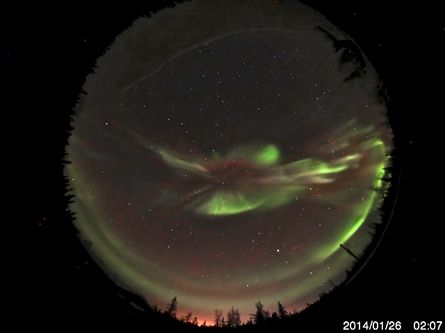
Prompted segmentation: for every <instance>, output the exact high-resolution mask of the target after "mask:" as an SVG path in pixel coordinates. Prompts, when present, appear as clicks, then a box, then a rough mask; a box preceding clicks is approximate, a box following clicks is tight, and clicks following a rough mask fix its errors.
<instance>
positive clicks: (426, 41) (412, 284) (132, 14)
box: [1, 1, 444, 331]
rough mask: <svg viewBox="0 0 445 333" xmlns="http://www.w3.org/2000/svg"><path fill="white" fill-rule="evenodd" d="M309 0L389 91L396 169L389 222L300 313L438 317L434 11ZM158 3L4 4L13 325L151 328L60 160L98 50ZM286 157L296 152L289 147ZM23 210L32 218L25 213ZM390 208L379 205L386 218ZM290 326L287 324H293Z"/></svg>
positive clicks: (328, 319)
mask: <svg viewBox="0 0 445 333" xmlns="http://www.w3.org/2000/svg"><path fill="white" fill-rule="evenodd" d="M310 4H311V5H313V6H314V7H315V8H317V9H319V10H320V11H321V12H322V13H323V14H324V15H326V16H327V17H328V18H329V19H330V20H332V22H333V23H334V24H335V25H337V26H338V27H340V28H341V29H342V30H343V31H345V32H347V33H348V34H349V35H350V36H351V37H352V38H353V39H354V40H355V41H356V42H357V44H358V45H360V47H361V49H362V50H363V51H364V54H366V55H367V56H368V57H369V59H370V60H371V61H372V63H373V64H374V66H375V67H376V69H377V72H378V73H379V74H380V75H381V77H382V78H383V80H384V83H385V88H386V89H387V91H388V95H389V96H390V98H391V101H390V103H389V105H388V110H389V118H390V122H391V126H392V128H393V132H394V143H395V148H396V150H395V152H394V156H395V157H394V164H395V166H396V167H397V168H399V169H397V170H399V171H398V172H397V173H396V174H397V175H402V177H401V182H400V191H399V194H398V199H397V203H396V206H395V209H394V211H393V215H392V222H391V224H390V226H389V227H388V229H387V232H386V234H385V236H384V237H383V239H382V242H381V243H380V246H379V247H378V248H377V251H376V252H375V254H374V256H373V257H372V259H371V260H370V261H369V262H368V264H367V265H366V267H365V268H364V269H363V270H362V271H361V273H360V274H359V275H358V276H357V277H356V278H355V279H354V280H353V281H352V282H351V283H350V284H349V285H348V286H347V287H346V288H344V289H342V291H340V292H339V294H338V295H334V296H333V297H332V298H331V299H329V300H324V301H323V302H321V306H320V307H313V308H312V310H311V311H308V312H306V313H307V317H305V318H306V319H307V320H310V321H309V323H310V325H311V326H310V327H314V326H316V327H322V328H329V329H330V331H340V330H341V329H340V328H341V322H342V321H343V320H350V319H359V318H361V319H373V318H379V319H396V318H399V319H402V320H403V322H404V323H406V325H407V326H410V325H411V323H412V321H413V320H417V319H438V317H439V314H440V313H439V307H437V305H436V303H433V301H434V302H435V301H436V300H439V302H440V300H441V296H440V295H441V294H442V293H443V288H442V287H441V281H442V274H441V273H440V272H439V266H440V265H439V263H440V262H441V258H442V257H443V255H442V251H441V250H440V239H439V238H440V235H441V233H440V225H439V223H437V222H438V221H439V219H438V216H437V213H438V211H439V210H438V209H436V208H435V207H437V206H438V205H439V204H440V203H439V202H438V200H437V197H435V196H434V195H432V193H433V186H434V185H435V184H436V182H435V181H432V179H431V177H432V176H431V161H428V160H426V159H425V152H426V151H427V150H426V148H427V147H431V144H433V143H437V142H438V133H440V131H439V128H438V126H439V124H440V123H441V122H440V121H438V119H437V117H438V113H437V112H436V110H438V109H440V103H441V102H440V98H438V96H440V95H437V94H433V93H432V90H433V89H434V86H435V85H434V82H435V81H434V80H433V75H432V74H433V73H438V70H439V69H440V66H438V65H439V64H440V62H439V59H440V54H441V53H440V48H439V47H438V44H439V43H438V41H440V40H441V39H443V31H444V30H443V28H444V27H443V26H441V25H440V20H438V17H437V15H438V14H439V13H440V11H438V10H435V9H434V8H430V7H427V6H423V5H422V6H414V4H403V6H401V5H399V4H387V3H383V2H375V1H364V2H361V3H360V4H357V3H355V2H352V1H342V2H341V3H336V4H334V3H331V2H324V1H313V2H310ZM170 5H171V4H170ZM158 6H159V7H161V4H160V3H151V4H150V5H148V4H145V5H141V6H135V7H115V6H110V7H108V8H99V7H97V8H94V7H92V6H90V7H82V6H79V5H76V6H69V5H66V6H65V5H64V8H57V7H51V8H49V7H46V8H44V7H39V6H37V5H35V6H34V7H32V8H31V7H30V8H28V9H27V10H26V11H25V10H24V8H17V7H15V8H14V7H13V6H12V5H11V6H9V7H8V6H7V7H8V8H7V10H6V9H5V11H2V14H3V15H5V17H4V20H2V22H1V25H2V38H3V37H4V38H3V43H2V45H1V59H2V62H3V63H4V64H6V67H5V71H4V76H3V79H4V80H5V82H8V89H7V94H6V95H5V98H6V99H5V102H6V103H5V105H10V107H11V110H13V111H14V112H12V113H11V114H10V115H7V114H5V117H6V119H7V120H9V119H10V117H11V116H12V117H13V118H14V117H15V115H18V116H19V119H16V120H14V121H17V122H16V123H17V124H21V126H24V130H23V133H26V134H24V135H25V138H28V137H29V138H30V139H29V140H26V141H25V140H23V143H22V142H21V141H22V140H19V142H17V144H18V146H17V145H16V144H14V145H13V147H18V148H19V149H18V150H17V149H15V148H14V149H12V150H13V151H14V154H12V155H11V156H15V155H17V156H20V155H22V156H23V155H24V154H26V161H27V162H26V164H23V165H24V166H27V167H28V168H27V171H26V172H24V173H22V176H21V177H20V178H21V179H24V180H26V182H27V184H28V186H27V188H28V189H27V191H26V193H24V192H23V188H25V187H20V189H19V191H20V193H19V195H18V197H19V198H24V197H27V198H29V200H31V202H29V204H27V209H26V210H25V209H23V210H20V211H19V218H18V219H17V221H18V222H17V223H15V224H14V225H17V226H18V227H19V232H20V234H22V235H23V239H22V243H23V244H24V246H23V247H17V246H16V245H15V246H14V248H15V249H17V252H15V253H13V255H12V258H13V261H14V265H13V267H17V273H18V274H16V275H15V278H14V281H13V284H12V285H13V286H14V288H10V289H11V290H12V291H13V292H14V298H13V300H12V301H11V303H10V307H9V310H12V312H13V314H14V315H15V317H17V318H18V319H21V320H18V321H15V323H16V325H19V326H28V325H30V324H32V325H33V327H51V326H52V327H54V326H56V325H58V324H57V322H56V320H55V318H57V320H59V321H63V322H65V323H67V325H69V326H70V327H72V326H73V325H76V324H78V325H84V324H86V323H87V322H88V323H92V324H99V323H100V324H101V325H103V326H107V327H116V325H117V324H119V323H121V324H124V325H125V327H127V328H129V327H137V326H139V325H140V324H144V325H148V327H149V328H150V322H148V323H147V322H145V321H144V320H145V318H146V317H145V315H143V316H141V315H140V314H139V313H138V311H137V310H135V309H133V308H132V307H131V306H129V304H128V302H127V300H125V299H122V298H121V297H120V296H119V295H120V294H122V292H121V291H119V290H118V289H117V288H116V287H115V285H114V283H113V282H111V281H110V280H109V279H108V278H107V276H106V275H105V274H104V273H103V271H102V270H101V269H100V268H98V266H97V265H96V264H95V262H94V261H92V260H91V258H90V257H89V255H88V254H87V253H86V252H85V250H84V247H83V246H82V245H81V244H80V242H79V239H78V237H77V236H76V233H75V230H74V229H73V227H72V225H71V222H70V217H69V215H68V212H67V211H66V205H67V199H65V198H64V196H63V193H64V188H65V184H64V182H63V167H62V165H61V164H60V161H61V159H62V158H63V154H64V149H65V143H66V139H67V128H68V126H69V117H70V115H71V110H72V109H73V107H74V105H75V104H76V101H77V99H78V96H79V92H80V90H81V87H82V86H83V83H84V80H85V77H86V75H87V74H88V72H89V71H90V70H91V68H92V66H94V64H95V62H96V59H97V58H98V57H100V56H101V55H102V54H103V52H104V48H105V47H106V46H107V45H109V44H110V43H111V42H112V40H113V38H114V37H115V36H116V35H118V34H119V33H120V32H121V31H123V30H125V29H126V28H127V27H128V25H129V24H130V23H131V22H132V21H133V20H134V19H136V18H138V17H139V16H140V15H141V14H144V13H145V14H148V13H149V11H153V10H156V8H159V7H158ZM99 22H100V24H98V23H99ZM130 74H131V73H130ZM130 74H129V75H130ZM113 98H114V97H113ZM8 102H14V103H11V104H9V103H8ZM110 103H111V102H110ZM24 120H26V121H24ZM28 134H29V135H28ZM20 136H21V134H20ZM159 144H160V143H159ZM25 147H26V148H25ZM9 148H10V147H9ZM9 148H8V149H9ZM280 148H281V147H280ZM141 150H142V149H141ZM149 153H150V152H148V151H145V152H144V153H141V154H149ZM199 156H202V155H199ZM285 156H287V157H289V158H291V157H292V158H293V157H294V156H289V155H287V152H286V155H285ZM312 157H313V156H312ZM141 158H142V157H141ZM431 158H434V157H432V156H431ZM30 161H32V165H31V166H30V165H29V163H30ZM164 167H165V166H164ZM29 168H31V169H32V173H30V172H29V170H30V169H29ZM167 168H168V166H167ZM31 174H32V175H31ZM36 175H37V176H36ZM392 195H394V193H393V194H392ZM390 207H391V206H390ZM26 211H29V212H31V213H32V215H33V217H32V219H28V218H25V216H24V214H25V213H26ZM390 212H391V209H390V208H389V209H387V210H386V213H387V216H388V215H389V213H390ZM27 221H29V222H30V223H27ZM14 239H16V238H14ZM16 254H17V255H16ZM252 310H253V304H252ZM148 318H149V316H148ZM311 318H312V319H313V318H323V320H311ZM23 319H26V320H23ZM302 320H303V319H302ZM300 324H301V323H300V322H298V321H297V322H295V323H292V324H291V329H295V328H297V327H299V325H300ZM149 328H148V329H149Z"/></svg>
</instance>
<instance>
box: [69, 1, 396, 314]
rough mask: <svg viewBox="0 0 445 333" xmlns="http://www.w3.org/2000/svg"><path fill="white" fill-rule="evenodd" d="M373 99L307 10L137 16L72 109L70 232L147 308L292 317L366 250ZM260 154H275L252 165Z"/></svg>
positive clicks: (375, 94) (380, 108)
mask: <svg viewBox="0 0 445 333" xmlns="http://www.w3.org/2000/svg"><path fill="white" fill-rule="evenodd" d="M160 27H162V30H161V31H160V30H159V28H160ZM380 89H381V83H380V82H379V80H378V78H377V75H376V73H375V70H374V69H373V67H372V66H371V64H370V63H369V62H368V61H367V60H366V56H365V55H364V54H363V53H362V52H361V51H360V49H359V48H358V46H356V44H354V42H353V41H351V40H350V37H347V36H345V35H344V34H342V33H341V32H340V31H339V30H337V29H335V28H334V27H332V25H331V24H329V22H328V21H327V20H326V19H324V18H323V17H322V16H321V15H320V14H317V13H316V12H314V11H312V10H310V9H309V8H307V7H305V6H303V5H301V4H294V3H291V2H283V3H273V2H270V1H260V2H258V1H256V2H247V1H246V2H236V3H235V2H227V1H224V2H219V1H213V2H212V4H211V5H210V4H209V3H207V2H202V1H194V2H191V3H187V4H184V5H182V6H178V7H177V8H175V9H173V10H167V11H162V12H160V13H159V14H157V15H154V16H153V17H152V18H142V19H138V20H137V21H135V22H134V23H133V25H132V26H131V28H129V29H128V30H127V31H125V32H124V33H122V34H121V35H119V36H118V37H117V39H116V41H115V43H114V44H113V45H112V46H110V49H109V51H108V52H107V53H106V54H105V55H104V56H103V57H102V58H100V59H99V60H98V62H97V68H96V69H95V73H94V74H92V75H91V76H90V77H88V79H87V81H86V83H85V86H84V90H85V93H86V96H84V97H83V98H82V100H81V101H80V104H79V107H78V108H77V111H76V112H77V113H76V114H75V119H74V122H73V127H74V130H73V135H72V137H71V138H70V145H69V147H68V159H69V161H70V162H72V163H71V164H70V165H69V167H68V169H67V175H68V178H69V179H70V181H71V182H70V186H71V187H72V189H73V194H74V195H75V202H74V204H73V206H72V207H71V209H72V210H73V211H74V212H75V213H77V214H78V219H77V221H76V226H77V227H78V228H79V230H80V232H81V234H82V237H83V238H84V239H85V240H86V241H88V242H89V250H90V251H91V253H92V254H93V255H94V256H95V257H96V258H97V259H98V260H99V261H100V262H103V264H102V265H103V267H104V268H105V269H106V270H107V272H108V274H109V275H110V276H111V277H113V279H115V280H117V282H119V283H120V284H121V285H123V286H126V287H128V288H130V290H132V291H133V292H135V293H138V294H140V295H141V296H143V297H144V298H145V299H146V300H147V301H148V302H149V303H150V304H151V305H156V306H158V307H161V308H162V307H164V306H165V304H167V303H168V302H169V300H170V299H171V298H172V297H174V296H176V297H177V298H178V300H179V302H180V303H181V305H182V307H181V308H180V311H179V313H178V315H183V314H185V313H187V312H189V311H192V312H193V313H194V314H195V315H197V316H198V319H199V320H200V321H201V322H203V321H204V320H206V321H207V322H211V321H212V318H213V311H214V309H222V310H223V311H224V312H225V311H227V310H228V309H230V308H231V307H232V306H235V307H237V308H239V310H240V312H241V315H242V319H243V320H247V319H248V318H249V314H250V312H251V308H252V304H254V303H255V302H256V301H258V300H261V301H262V302H263V303H264V305H265V307H266V309H268V310H269V311H273V310H274V309H275V308H276V304H277V302H278V301H281V302H282V303H283V304H284V305H285V306H286V307H288V308H289V310H301V309H302V308H303V307H305V306H306V304H307V303H310V302H313V301H314V300H316V299H317V298H318V297H319V294H320V293H321V292H323V291H328V290H330V289H332V285H331V283H338V282H340V281H342V279H344V278H345V271H346V269H347V268H350V267H351V266H352V263H353V261H354V260H353V258H352V257H351V256H350V255H349V254H347V253H346V252H344V251H343V250H342V249H340V244H343V245H347V246H348V247H349V248H350V249H351V250H352V251H353V252H354V253H356V254H357V255H360V254H361V252H362V251H363V250H364V248H365V247H366V245H367V244H368V243H369V241H370V237H369V233H370V231H372V224H373V223H378V222H379V217H378V212H376V210H377V208H378V207H379V203H380V202H379V198H378V195H377V194H376V193H375V192H374V189H373V188H374V187H381V185H380V182H379V179H380V178H381V177H383V174H382V171H383V167H384V166H385V165H388V164H389V162H388V161H387V160H386V157H385V156H386V155H388V154H389V153H390V151H391V150H392V140H391V130H390V128H389V126H388V124H387V123H388V121H387V119H386V116H385V114H386V108H385V105H384V104H383V100H382V97H381V96H380V95H379V94H380ZM268 145H272V146H271V147H276V149H277V151H279V158H278V160H277V162H275V161H271V162H270V163H269V162H267V163H266V164H267V166H264V165H261V162H262V161H261V159H260V160H259V161H255V156H256V155H257V154H261V151H262V149H265V148H264V147H268ZM166 156H167V157H166ZM172 159H175V161H176V162H171V161H172ZM269 164H270V165H269ZM193 166H194V167H195V169H194V168H193ZM196 166H199V168H198V167H196ZM336 167H337V168H339V169H338V170H335V168H336ZM203 170H204V171H203ZM378 184H379V185H378ZM276 201H279V203H278V204H276V203H275V202H276ZM215 205H216V206H217V207H218V208H213V207H214V206H215ZM240 205H244V206H246V207H247V208H240V207H239V206H240ZM233 206H236V207H237V208H236V209H237V211H236V212H235V213H234V212H233V208H232V207H233ZM221 212H222V213H221ZM227 212H228V213H227ZM220 215H223V216H220Z"/></svg>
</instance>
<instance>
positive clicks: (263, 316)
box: [254, 301, 270, 324]
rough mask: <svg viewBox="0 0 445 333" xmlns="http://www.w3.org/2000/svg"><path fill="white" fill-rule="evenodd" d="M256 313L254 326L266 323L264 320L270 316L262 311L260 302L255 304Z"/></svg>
mask: <svg viewBox="0 0 445 333" xmlns="http://www.w3.org/2000/svg"><path fill="white" fill-rule="evenodd" d="M255 307H256V312H255V316H254V321H255V324H261V323H264V322H265V321H266V319H268V318H269V316H270V314H269V311H266V310H264V305H263V304H262V303H261V301H258V302H257V303H256V304H255Z"/></svg>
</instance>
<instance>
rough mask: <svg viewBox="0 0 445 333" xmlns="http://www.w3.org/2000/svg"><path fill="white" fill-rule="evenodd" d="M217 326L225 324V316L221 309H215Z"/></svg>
mask: <svg viewBox="0 0 445 333" xmlns="http://www.w3.org/2000/svg"><path fill="white" fill-rule="evenodd" d="M215 326H216V327H223V326H224V317H223V313H222V311H221V310H215Z"/></svg>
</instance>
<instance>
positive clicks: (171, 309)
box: [165, 296, 178, 318]
mask: <svg viewBox="0 0 445 333" xmlns="http://www.w3.org/2000/svg"><path fill="white" fill-rule="evenodd" d="M177 310H178V300H177V299H176V296H175V297H173V298H172V300H171V302H170V303H169V304H167V307H166V308H165V313H166V314H168V315H170V316H172V317H173V318H176V311H177Z"/></svg>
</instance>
